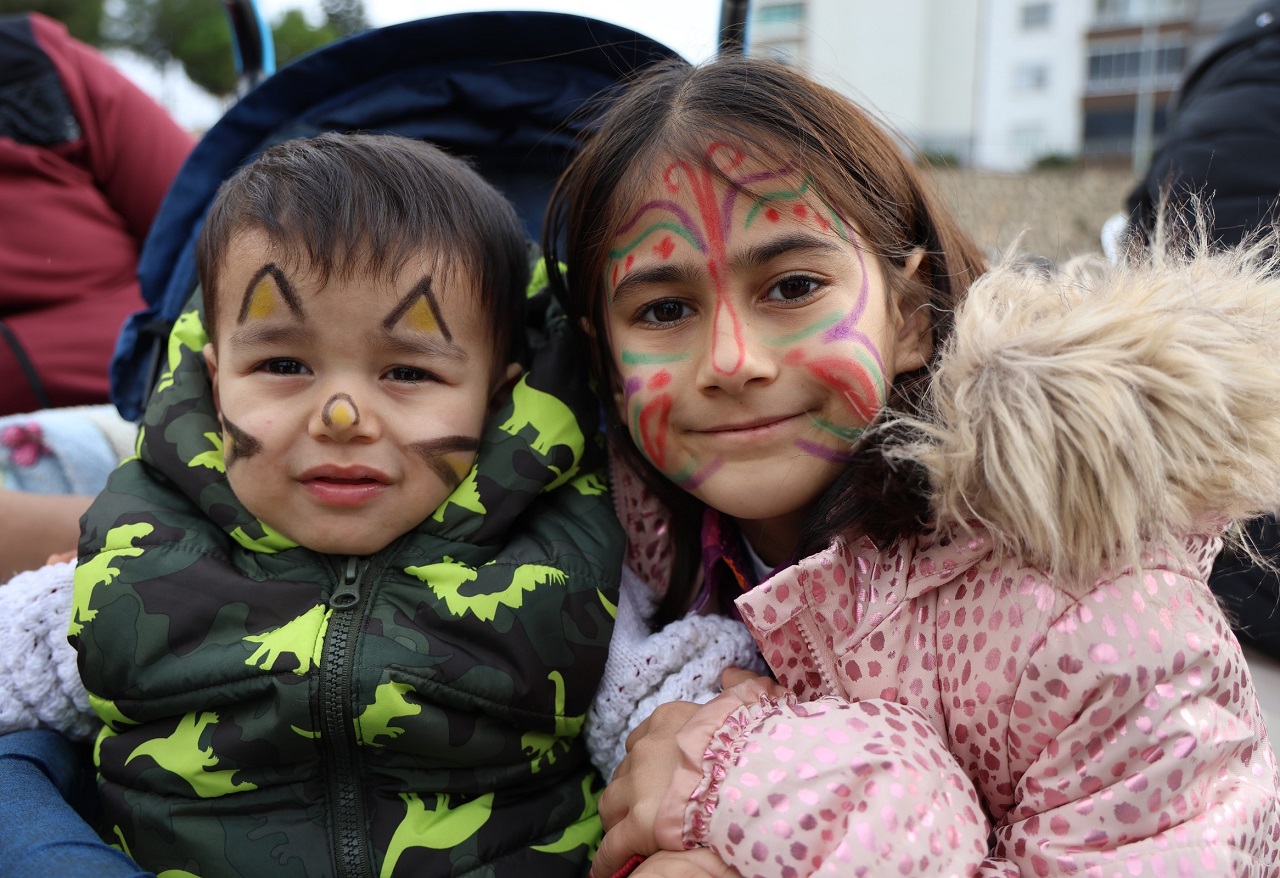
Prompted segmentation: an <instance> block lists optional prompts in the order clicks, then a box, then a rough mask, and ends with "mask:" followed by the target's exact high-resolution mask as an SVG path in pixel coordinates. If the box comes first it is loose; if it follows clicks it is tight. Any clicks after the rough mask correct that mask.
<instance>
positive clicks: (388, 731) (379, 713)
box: [356, 682, 422, 747]
mask: <svg viewBox="0 0 1280 878" xmlns="http://www.w3.org/2000/svg"><path fill="white" fill-rule="evenodd" d="M413 691H414V688H413V686H411V685H409V684H408V683H395V682H392V683H383V684H381V685H380V686H378V689H377V691H376V692H375V693H374V696H373V704H370V705H369V706H368V707H366V708H365V709H364V713H362V714H360V716H359V717H358V718H357V719H356V727H357V728H358V729H359V731H360V737H361V739H362V740H363V741H365V742H366V743H368V744H371V745H373V746H374V747H383V746H386V744H385V742H378V741H375V740H374V738H377V737H380V736H382V735H386V736H387V737H389V738H392V739H395V738H398V737H400V736H401V735H403V734H404V729H402V728H398V727H395V726H392V725H391V723H392V722H394V721H395V720H397V719H400V718H401V717H406V716H417V715H418V714H420V713H422V705H421V704H410V703H409V699H407V698H405V695H406V694H408V693H410V692H413Z"/></svg>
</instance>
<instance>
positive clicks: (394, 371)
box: [387, 366, 435, 384]
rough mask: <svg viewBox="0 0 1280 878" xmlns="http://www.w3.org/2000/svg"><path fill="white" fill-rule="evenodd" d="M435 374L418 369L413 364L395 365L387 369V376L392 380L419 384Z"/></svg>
mask: <svg viewBox="0 0 1280 878" xmlns="http://www.w3.org/2000/svg"><path fill="white" fill-rule="evenodd" d="M434 377H435V376H434V375H432V374H431V373H430V372H428V371H427V370H426V369H419V368H417V367H415V366H395V367H393V368H391V369H388V370H387V378H389V379H390V380H392V381H403V382H405V383H407V384H421V383H422V382H424V381H430V380H432V379H433V378H434Z"/></svg>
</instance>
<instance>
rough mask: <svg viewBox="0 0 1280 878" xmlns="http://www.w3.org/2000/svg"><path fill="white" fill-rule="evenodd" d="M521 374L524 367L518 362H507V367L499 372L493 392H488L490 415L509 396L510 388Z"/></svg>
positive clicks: (500, 406)
mask: <svg viewBox="0 0 1280 878" xmlns="http://www.w3.org/2000/svg"><path fill="white" fill-rule="evenodd" d="M522 374H524V367H523V366H521V365H520V364H519V363H507V368H506V369H505V370H503V371H502V372H501V373H499V375H498V377H497V380H495V381H494V385H493V392H492V393H490V394H489V416H490V417H492V416H493V414H494V413H495V412H496V411H497V410H498V409H500V408H502V406H503V405H504V404H505V403H506V401H507V400H508V399H510V398H511V390H512V388H514V387H515V386H516V382H517V381H519V380H520V376H521V375H522Z"/></svg>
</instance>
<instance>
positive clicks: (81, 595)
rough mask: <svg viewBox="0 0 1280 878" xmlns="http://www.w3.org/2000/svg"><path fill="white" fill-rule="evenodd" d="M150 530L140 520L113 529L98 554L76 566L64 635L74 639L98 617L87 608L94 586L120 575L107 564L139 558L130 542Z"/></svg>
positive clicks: (105, 583) (138, 549)
mask: <svg viewBox="0 0 1280 878" xmlns="http://www.w3.org/2000/svg"><path fill="white" fill-rule="evenodd" d="M153 530H155V528H154V527H152V526H151V525H149V524H147V523H146V522H143V521H140V522H137V523H135V524H122V525H120V526H119V527H113V528H112V529H111V530H109V531H107V536H106V539H105V540H103V545H102V548H101V549H100V550H99V551H98V554H96V555H94V556H93V557H92V558H90V559H89V560H88V561H85V562H84V563H83V564H80V565H78V566H77V567H76V572H75V580H74V581H75V593H74V597H73V598H72V601H71V623H70V624H69V625H68V626H67V633H68V634H70V635H71V636H73V637H74V636H76V635H77V634H79V633H80V632H81V631H83V630H84V625H85V623H86V622H90V621H92V620H93V618H94V617H95V616H97V615H98V611H97V610H91V609H89V600H90V598H91V597H92V595H93V589H94V588H95V587H96V586H99V585H109V584H110V583H111V580H113V579H115V578H116V577H117V576H119V575H120V568H119V567H112V566H111V562H112V561H114V560H115V559H116V558H136V557H138V556H139V555H141V554H142V551H143V550H142V548H141V547H140V546H135V545H133V541H134V540H136V539H140V538H142V537H145V536H146V535H147V534H149V533H151V532H152V531H153Z"/></svg>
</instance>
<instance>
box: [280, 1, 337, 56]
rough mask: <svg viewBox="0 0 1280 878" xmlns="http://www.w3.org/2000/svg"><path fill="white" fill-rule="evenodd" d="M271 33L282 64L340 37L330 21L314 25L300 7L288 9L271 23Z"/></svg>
mask: <svg viewBox="0 0 1280 878" xmlns="http://www.w3.org/2000/svg"><path fill="white" fill-rule="evenodd" d="M271 35H272V37H273V38H274V40H275V44H276V64H277V65H280V66H282V65H285V64H288V63H289V62H290V61H292V60H293V59H294V58H297V57H298V56H299V55H305V54H306V53H307V52H310V51H311V50H312V49H318V48H320V47H321V46H323V45H327V44H328V43H331V42H333V41H334V40H336V39H337V38H338V37H339V34H338V32H337V31H336V30H334V28H333V27H332V26H331V25H330V24H329V23H328V22H326V23H325V24H323V25H321V26H320V27H315V26H314V25H312V24H311V23H310V22H308V21H307V18H306V16H305V15H303V14H302V11H301V10H300V9H290V10H287V11H286V12H285V14H284V15H282V16H280V18H279V19H278V20H277V21H276V22H275V23H274V24H273V25H271Z"/></svg>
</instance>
